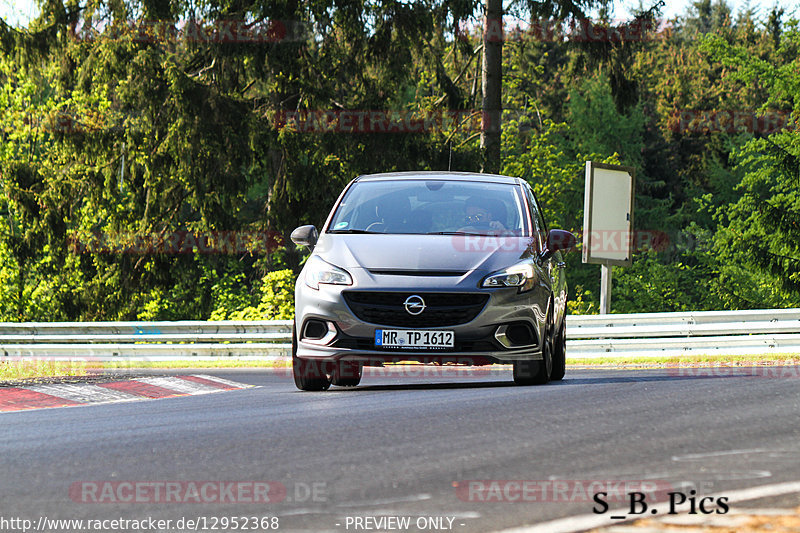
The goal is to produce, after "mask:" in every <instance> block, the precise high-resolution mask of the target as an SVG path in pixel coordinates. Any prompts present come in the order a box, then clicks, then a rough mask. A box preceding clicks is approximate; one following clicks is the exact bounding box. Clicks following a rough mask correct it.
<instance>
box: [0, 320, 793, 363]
mask: <svg viewBox="0 0 800 533" xmlns="http://www.w3.org/2000/svg"><path fill="white" fill-rule="evenodd" d="M291 328H292V322H291V321H290V320H283V321H278V320H275V321H272V320H262V321H208V322H204V321H178V322H75V323H73V322H29V323H8V322H7V323H0V354H2V355H3V356H7V357H48V358H54V359H96V360H120V359H127V360H131V361H135V360H170V359H173V360H174V359H198V360H201V359H212V358H218V357H237V358H242V359H263V358H281V357H288V356H289V355H290V350H291V344H290V343H291ZM764 353H797V354H800V309H763V310H755V311H700V312H687V313H641V314H626V315H578V316H569V317H567V354H568V357H570V358H592V357H595V358H596V357H616V356H624V357H654V356H670V357H671V356H681V355H703V354H709V355H715V354H719V355H722V354H726V355H727V354H730V355H746V354H764Z"/></svg>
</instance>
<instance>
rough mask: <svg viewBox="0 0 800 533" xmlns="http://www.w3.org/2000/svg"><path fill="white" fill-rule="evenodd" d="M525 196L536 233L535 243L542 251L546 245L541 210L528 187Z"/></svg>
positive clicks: (545, 230) (545, 229)
mask: <svg viewBox="0 0 800 533" xmlns="http://www.w3.org/2000/svg"><path fill="white" fill-rule="evenodd" d="M525 195H526V196H527V197H528V205H529V206H530V209H531V215H532V216H533V229H534V232H535V233H536V242H538V243H539V249H540V250H544V248H545V246H546V245H547V226H546V225H545V223H544V217H542V210H541V209H540V208H539V202H538V201H537V200H536V197H535V196H534V195H533V191H532V190H531V188H530V186H528V185H526V186H525Z"/></svg>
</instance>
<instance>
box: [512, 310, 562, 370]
mask: <svg viewBox="0 0 800 533" xmlns="http://www.w3.org/2000/svg"><path fill="white" fill-rule="evenodd" d="M552 373H553V325H552V324H551V323H550V318H549V317H548V319H547V328H546V331H545V334H544V336H543V339H542V360H541V361H514V383H516V384H517V385H544V384H545V383H547V382H548V381H550V377H551V375H552Z"/></svg>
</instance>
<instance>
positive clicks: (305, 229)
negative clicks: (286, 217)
mask: <svg viewBox="0 0 800 533" xmlns="http://www.w3.org/2000/svg"><path fill="white" fill-rule="evenodd" d="M318 238H319V233H317V228H316V227H314V226H312V225H311V224H309V225H308V226H300V227H299V228H296V229H295V230H294V231H293V232H292V235H291V239H292V242H293V243H295V244H300V245H303V246H314V245H315V244H317V239H318Z"/></svg>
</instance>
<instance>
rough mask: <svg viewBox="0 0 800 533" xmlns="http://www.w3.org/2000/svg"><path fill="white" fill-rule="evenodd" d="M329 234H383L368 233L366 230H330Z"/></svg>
mask: <svg viewBox="0 0 800 533" xmlns="http://www.w3.org/2000/svg"><path fill="white" fill-rule="evenodd" d="M328 233H369V234H376V235H377V234H378V233H381V232H379V231H367V230H365V229H332V230H328Z"/></svg>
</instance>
